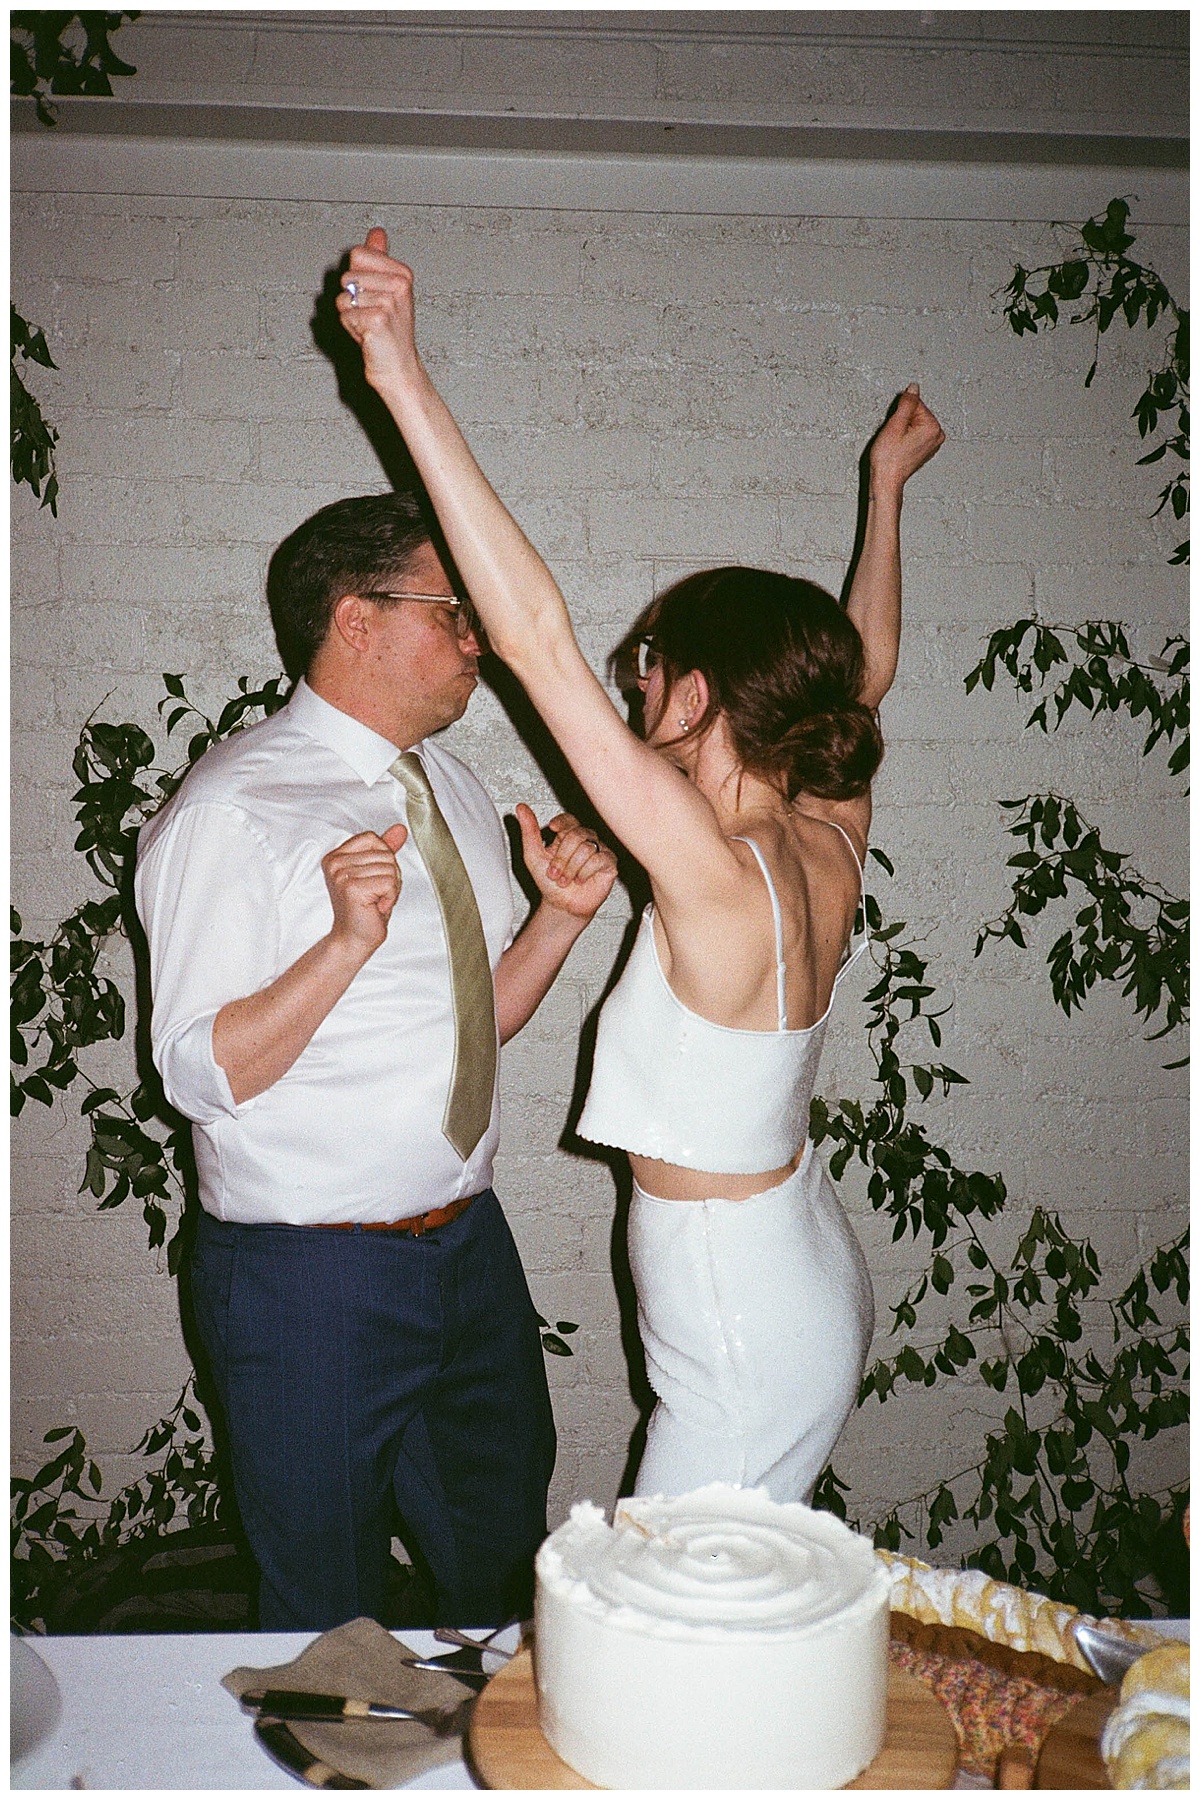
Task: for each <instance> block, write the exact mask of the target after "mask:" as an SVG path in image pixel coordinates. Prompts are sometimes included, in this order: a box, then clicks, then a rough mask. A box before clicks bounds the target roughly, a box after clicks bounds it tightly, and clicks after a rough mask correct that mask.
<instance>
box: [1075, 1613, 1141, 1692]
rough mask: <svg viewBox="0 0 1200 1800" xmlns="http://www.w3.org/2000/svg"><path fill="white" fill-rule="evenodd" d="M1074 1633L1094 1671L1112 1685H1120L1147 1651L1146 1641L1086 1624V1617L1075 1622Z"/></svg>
mask: <svg viewBox="0 0 1200 1800" xmlns="http://www.w3.org/2000/svg"><path fill="white" fill-rule="evenodd" d="M1071 1632H1072V1635H1073V1637H1074V1639H1075V1642H1076V1643H1077V1644H1078V1645H1079V1648H1080V1649H1081V1650H1082V1652H1083V1654H1084V1657H1085V1658H1086V1660H1087V1664H1088V1667H1089V1668H1090V1669H1091V1671H1092V1673H1093V1674H1094V1675H1098V1676H1099V1677H1100V1679H1101V1681H1103V1682H1104V1683H1105V1685H1106V1686H1108V1687H1120V1685H1121V1677H1122V1676H1123V1675H1124V1673H1125V1671H1126V1669H1130V1668H1132V1667H1133V1665H1134V1663H1135V1662H1136V1661H1137V1660H1138V1657H1139V1656H1145V1654H1146V1646H1145V1644H1132V1643H1130V1641H1129V1639H1128V1638H1119V1637H1115V1636H1114V1635H1113V1633H1112V1632H1111V1631H1105V1630H1103V1629H1102V1628H1101V1627H1099V1626H1096V1625H1085V1624H1084V1622H1083V1620H1082V1619H1077V1620H1076V1621H1075V1623H1074V1624H1073V1625H1072V1627H1071Z"/></svg>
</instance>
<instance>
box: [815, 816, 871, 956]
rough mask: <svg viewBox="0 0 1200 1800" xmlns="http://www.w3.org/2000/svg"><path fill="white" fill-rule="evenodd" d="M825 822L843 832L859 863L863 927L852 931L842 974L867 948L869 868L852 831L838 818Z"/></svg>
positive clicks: (859, 889)
mask: <svg viewBox="0 0 1200 1800" xmlns="http://www.w3.org/2000/svg"><path fill="white" fill-rule="evenodd" d="M825 823H826V825H832V826H833V829H834V830H835V831H840V832H841V834H842V836H843V837H844V838H845V840H846V842H847V844H848V845H849V846H850V854H851V856H852V857H853V858H854V860H855V862H856V863H857V865H858V912H859V914H860V915H861V918H862V928H861V930H859V931H852V932H851V933H850V942H849V943H848V944H847V946H846V955H845V957H844V958H843V961H842V967H841V968H840V969H839V970H838V975H839V976H840V975H841V974H842V971H843V970H844V969H847V968H848V967H849V966H850V964H851V963H852V962H853V961H854V959H855V957H856V956H857V955H858V953H859V951H860V950H862V949H865V947H866V944H867V869H866V864H865V863H864V862H863V861H862V860H861V859H860V857H859V854H858V851H857V850H856V849H855V848H854V839H853V838H852V837H851V836H850V833H849V832H848V831H845V830H843V829H842V827H841V826H840V825H839V824H838V822H837V820H836V819H826V820H825ZM855 924H856V925H857V924H858V918H857V917H856V918H855ZM856 938H857V940H858V942H857V943H856V942H855V939H856Z"/></svg>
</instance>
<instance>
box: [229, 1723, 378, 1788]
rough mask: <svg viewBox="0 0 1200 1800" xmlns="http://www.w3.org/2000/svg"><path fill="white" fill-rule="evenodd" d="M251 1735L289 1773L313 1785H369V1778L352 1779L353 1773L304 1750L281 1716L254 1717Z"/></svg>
mask: <svg viewBox="0 0 1200 1800" xmlns="http://www.w3.org/2000/svg"><path fill="white" fill-rule="evenodd" d="M254 1735H255V1737H256V1738H257V1739H258V1740H259V1742H260V1743H261V1744H262V1746H263V1748H264V1749H265V1750H267V1751H269V1752H270V1754H271V1755H272V1756H273V1757H274V1758H275V1761H276V1762H278V1763H282V1764H283V1766H284V1768H285V1769H287V1770H288V1772H289V1773H290V1774H292V1775H298V1776H299V1777H300V1779H301V1781H304V1782H307V1783H308V1786H309V1787H315V1788H369V1787H370V1785H371V1784H370V1782H369V1781H355V1779H354V1777H353V1776H352V1775H339V1774H338V1772H337V1770H336V1769H332V1768H330V1766H329V1764H328V1763H325V1762H322V1761H321V1759H320V1757H319V1756H314V1755H313V1754H312V1752H311V1751H310V1750H306V1749H305V1748H304V1745H303V1744H302V1743H301V1742H300V1740H299V1738H297V1737H295V1736H294V1735H293V1733H292V1732H291V1730H290V1729H289V1727H288V1726H286V1725H285V1724H284V1723H283V1721H282V1720H281V1719H255V1721H254Z"/></svg>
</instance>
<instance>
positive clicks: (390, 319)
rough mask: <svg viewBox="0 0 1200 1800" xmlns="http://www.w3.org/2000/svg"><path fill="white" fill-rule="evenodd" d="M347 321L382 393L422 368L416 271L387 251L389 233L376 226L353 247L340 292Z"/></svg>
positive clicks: (367, 372)
mask: <svg viewBox="0 0 1200 1800" xmlns="http://www.w3.org/2000/svg"><path fill="white" fill-rule="evenodd" d="M337 309H338V313H339V315H340V317H341V321H342V324H343V325H344V326H345V328H346V330H347V331H348V332H349V333H350V336H351V337H352V338H353V339H354V341H355V343H356V344H358V345H359V346H360V348H361V350H362V353H363V371H364V373H365V375H366V377H367V380H368V381H369V382H370V384H371V386H372V387H373V388H374V389H375V390H376V392H377V393H381V394H382V393H384V392H386V390H387V389H388V388H389V387H393V388H394V387H395V386H396V385H398V384H399V383H401V382H403V381H405V380H406V379H408V378H410V377H411V376H412V375H413V374H415V373H416V372H417V371H418V370H419V369H420V367H421V359H420V357H419V356H418V355H417V340H416V323H415V317H414V309H413V272H412V270H411V269H410V268H408V267H406V265H405V264H404V263H402V262H397V261H396V260H395V258H394V257H391V256H389V255H388V253H387V232H386V231H384V230H382V229H381V227H380V226H378V225H373V226H372V227H371V229H370V231H368V233H367V241H366V243H365V244H357V245H355V247H354V249H353V250H351V252H350V267H349V268H348V269H347V271H346V273H345V274H344V275H343V276H342V291H341V293H340V294H339V295H338V297H337Z"/></svg>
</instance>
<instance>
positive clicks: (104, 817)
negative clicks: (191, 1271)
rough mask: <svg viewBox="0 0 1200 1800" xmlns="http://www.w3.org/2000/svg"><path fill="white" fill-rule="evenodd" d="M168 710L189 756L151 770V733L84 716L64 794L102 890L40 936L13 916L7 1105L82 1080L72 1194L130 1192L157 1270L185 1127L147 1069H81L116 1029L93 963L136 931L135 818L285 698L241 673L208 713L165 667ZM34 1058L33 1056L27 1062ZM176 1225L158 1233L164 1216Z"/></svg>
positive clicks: (114, 1007) (182, 1185)
mask: <svg viewBox="0 0 1200 1800" xmlns="http://www.w3.org/2000/svg"><path fill="white" fill-rule="evenodd" d="M163 685H164V687H165V688H166V690H167V691H166V695H165V697H164V698H163V699H162V700H160V702H159V712H160V714H161V713H162V712H163V711H164V710H165V709H168V708H169V711H168V715H167V720H166V731H167V736H168V737H170V735H171V733H172V732H173V731H174V730H175V729H176V727H177V726H179V725H181V724H182V723H183V722H184V720H189V719H190V720H191V722H192V724H193V725H194V726H198V727H199V728H198V729H195V730H193V732H192V735H191V738H190V741H189V743H188V748H187V758H186V760H185V761H184V762H183V763H182V764H181V765H179V766H177V767H175V768H171V769H158V768H156V767H155V766H154V759H155V755H156V752H155V747H154V743H153V740H152V739H151V738H150V737H149V735H148V734H147V733H146V732H145V731H143V730H142V728H141V727H140V726H139V725H132V724H126V725H109V724H105V723H104V722H103V721H99V720H94V719H89V720H88V721H87V723H86V724H85V725H84V727H83V730H82V732H81V734H80V739H79V744H78V746H77V748H76V751H75V757H74V764H73V766H74V771H75V776H76V779H77V780H78V781H79V783H80V786H79V788H78V789H77V791H76V793H75V796H74V801H75V817H76V821H77V823H78V826H79V832H78V835H77V837H76V839H75V848H76V849H77V850H78V851H81V852H82V853H83V855H84V856H86V858H87V861H88V864H89V866H90V867H91V870H92V873H93V874H94V875H95V877H96V879H97V881H99V882H100V884H101V885H102V886H103V887H106V888H108V889H109V890H110V891H109V893H108V895H107V896H106V898H105V899H103V900H89V901H86V902H85V903H84V904H83V905H82V906H80V907H78V908H77V909H76V911H75V912H73V913H72V914H71V916H70V918H68V919H66V920H65V921H64V922H63V924H62V925H60V926H59V928H58V930H57V931H56V932H55V934H54V936H53V937H52V938H50V939H49V940H48V941H47V942H44V943H41V942H35V941H33V940H30V939H25V938H22V937H21V936H20V935H19V933H20V931H21V919H20V915H19V914H18V913H16V912H14V913H13V914H12V928H13V932H14V934H17V935H15V937H14V942H13V945H12V951H11V954H12V1061H13V1063H14V1065H15V1068H16V1069H17V1070H25V1069H28V1070H29V1071H30V1072H29V1073H28V1074H23V1075H18V1074H16V1073H14V1074H13V1076H12V1078H11V1086H12V1103H11V1104H12V1111H13V1113H14V1114H17V1113H20V1112H21V1110H22V1108H23V1107H24V1105H25V1103H26V1101H27V1100H37V1101H40V1102H41V1103H42V1105H44V1106H49V1105H51V1104H52V1103H53V1100H54V1097H55V1095H56V1094H65V1093H66V1092H67V1091H68V1090H69V1089H70V1088H71V1087H72V1086H73V1085H74V1084H75V1083H76V1082H79V1081H82V1082H83V1083H84V1085H85V1086H86V1087H87V1089H88V1092H87V1093H86V1095H85V1096H84V1098H83V1100H82V1102H81V1104H80V1112H81V1113H82V1114H83V1116H84V1117H85V1118H86V1119H87V1120H88V1121H89V1124H90V1129H91V1142H90V1145H89V1147H88V1152H87V1163H86V1167H85V1170H84V1176H83V1181H82V1183H81V1184H80V1192H81V1193H83V1192H85V1191H90V1192H91V1193H92V1194H93V1195H94V1196H95V1198H96V1200H97V1202H98V1204H99V1207H100V1210H101V1211H104V1210H108V1209H110V1208H112V1207H115V1206H120V1205H122V1204H123V1202H124V1201H125V1200H127V1199H128V1198H130V1196H132V1197H133V1198H134V1199H136V1200H140V1201H141V1203H142V1212H143V1216H144V1217H145V1220H146V1225H147V1228H148V1233H149V1243H150V1247H151V1249H157V1248H159V1246H161V1245H162V1244H164V1243H166V1245H167V1268H168V1271H169V1273H171V1274H175V1273H176V1271H177V1268H178V1266H179V1259H180V1256H181V1255H182V1251H183V1241H182V1238H181V1237H180V1230H179V1227H180V1223H181V1220H182V1215H183V1206H184V1203H185V1201H186V1197H187V1194H188V1191H189V1187H190V1184H191V1180H192V1170H193V1164H192V1150H191V1129H190V1126H189V1125H188V1123H187V1121H186V1120H185V1119H183V1118H182V1117H181V1116H180V1115H179V1114H178V1113H177V1112H175V1110H174V1109H173V1108H172V1107H171V1106H169V1105H168V1103H167V1100H166V1097H165V1095H164V1094H163V1092H162V1088H161V1086H160V1084H159V1082H158V1079H157V1077H156V1076H154V1075H153V1074H151V1075H150V1076H149V1077H148V1078H147V1079H146V1080H145V1081H139V1082H138V1083H137V1084H136V1085H135V1086H134V1087H132V1088H131V1089H130V1091H129V1092H128V1093H125V1094H122V1093H120V1092H118V1090H117V1089H116V1088H112V1087H102V1086H99V1085H97V1084H96V1083H94V1082H93V1081H92V1080H91V1078H90V1077H89V1076H88V1075H87V1073H86V1072H85V1071H84V1070H83V1069H82V1068H81V1067H80V1063H79V1053H80V1051H82V1050H84V1049H87V1048H89V1047H90V1046H92V1045H95V1044H99V1043H103V1042H105V1041H116V1040H119V1039H120V1038H122V1037H123V1036H124V1033H125V1003H124V1000H123V998H122V996H121V993H120V990H119V988H118V987H117V985H116V983H115V982H114V981H113V980H112V979H111V978H110V977H109V976H107V975H104V974H102V973H100V972H99V970H98V968H97V964H98V962H99V959H100V954H101V951H102V950H103V949H104V948H105V945H106V944H107V942H108V940H109V939H110V938H111V937H112V936H113V934H114V933H118V932H119V933H123V934H124V935H125V936H126V937H131V938H133V939H134V940H135V941H136V940H137V938H138V935H139V931H140V928H139V926H138V923H137V918H136V914H135V912H134V908H133V885H132V883H133V868H134V861H135V857H136V851H137V834H138V831H139V829H140V827H141V826H142V825H143V824H144V823H145V821H146V820H147V819H148V818H149V817H150V815H151V814H152V813H153V812H154V811H156V809H157V808H158V807H159V806H161V805H162V803H163V801H164V800H166V799H167V798H169V796H170V795H171V794H173V793H174V792H175V790H176V788H177V787H178V786H179V783H180V782H181V781H182V780H183V777H184V776H185V775H186V774H187V771H188V770H189V769H190V768H191V767H192V766H193V764H195V763H196V762H197V761H198V760H199V758H200V757H201V756H203V754H204V752H205V751H206V750H207V749H209V748H210V746H211V745H213V744H216V743H220V742H221V741H222V740H223V739H225V738H227V737H230V736H232V735H233V734H234V733H235V732H238V731H241V730H244V729H245V727H246V725H248V724H249V723H251V722H252V719H253V718H254V717H255V716H256V715H261V716H262V717H267V716H268V715H269V714H271V713H273V712H275V711H277V710H278V708H279V707H280V706H282V705H283V703H284V696H283V691H282V690H283V686H284V677H283V676H282V675H275V676H272V677H271V678H270V679H269V680H268V681H265V682H263V683H262V685H261V686H259V687H256V688H251V686H250V683H249V681H248V680H247V678H246V677H245V676H243V677H242V678H241V680H240V681H239V682H238V691H237V693H236V694H235V695H234V696H233V698H232V699H230V700H229V701H228V702H227V703H226V705H225V706H223V707H222V709H221V711H220V713H219V714H218V716H217V717H216V719H211V718H209V717H208V716H207V714H205V713H203V712H202V711H201V710H200V709H199V708H198V707H196V706H194V705H193V704H192V702H191V701H190V700H189V699H188V697H187V694H186V692H185V690H184V685H183V680H182V677H181V676H179V675H164V676H163ZM38 1057H40V1058H41V1060H40V1061H37V1060H36V1059H37V1058H38ZM171 1212H174V1214H175V1219H176V1224H175V1230H174V1232H173V1233H172V1236H171V1238H170V1240H169V1242H168V1241H167V1227H168V1218H169V1214H170V1213H171Z"/></svg>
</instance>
